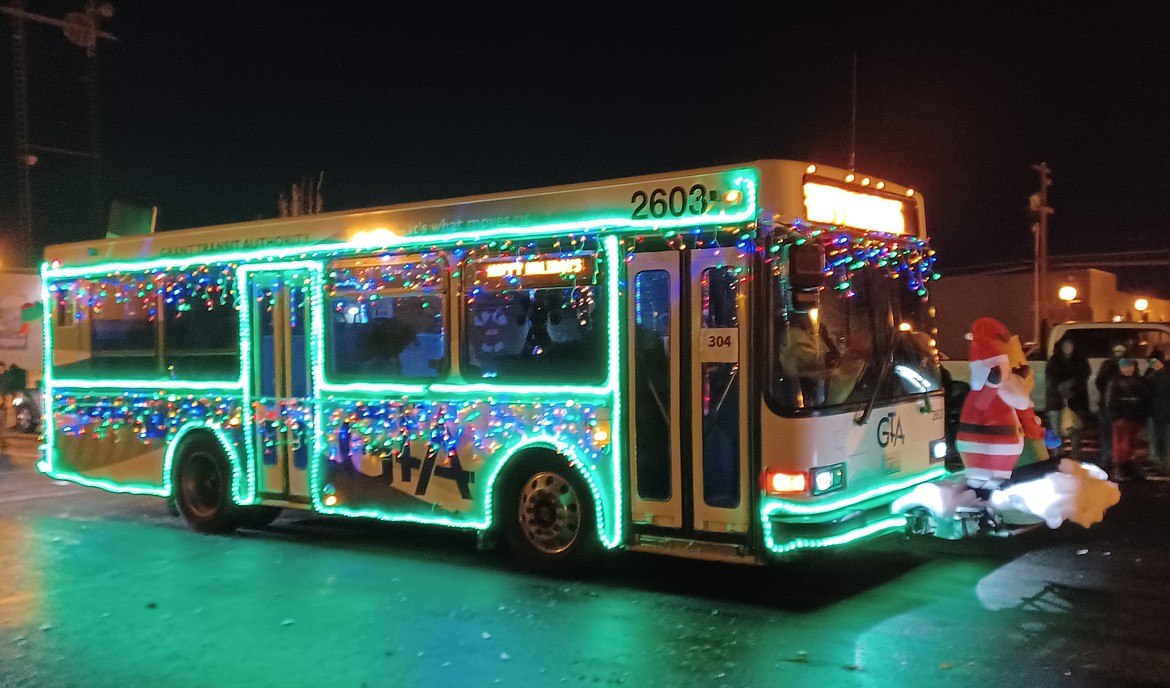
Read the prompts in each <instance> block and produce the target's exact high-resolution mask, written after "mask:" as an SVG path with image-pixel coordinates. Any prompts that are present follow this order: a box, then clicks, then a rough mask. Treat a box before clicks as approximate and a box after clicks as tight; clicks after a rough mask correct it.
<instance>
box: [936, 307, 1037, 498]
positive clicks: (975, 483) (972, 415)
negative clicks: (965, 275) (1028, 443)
mask: <svg viewBox="0 0 1170 688" xmlns="http://www.w3.org/2000/svg"><path fill="white" fill-rule="evenodd" d="M967 337H968V338H969V339H970V340H971V392H970V393H969V394H968V395H967V400H966V401H965V402H964V403H963V411H962V414H961V415H960V416H959V431H958V434H957V435H956V438H955V447H956V448H957V449H958V450H959V455H960V456H962V458H963V465H964V466H966V467H967V482H968V484H969V485H971V486H972V487H975V488H983V487H994V486H996V485H998V484H999V483H1001V482H1003V481H1005V480H1007V479H1008V478H1009V477H1011V474H1012V470H1014V469H1015V467H1016V461H1017V460H1018V459H1019V458H1020V453H1021V452H1022V451H1023V450H1024V428H1023V426H1022V424H1021V423H1020V416H1019V413H1018V412H1020V411H1026V410H1027V409H1029V408H1030V407H1031V405H1032V400H1031V398H1030V396H1029V393H1028V389H1027V388H1026V386H1025V384H1024V381H1023V380H1022V379H1021V378H1020V377H1019V376H1017V375H1013V374H1012V369H1011V363H1010V359H1009V358H1008V343H1009V342H1010V341H1011V339H1012V335H1011V333H1009V332H1008V330H1007V328H1006V327H1004V325H1003V323H1001V322H1000V321H998V320H996V319H994V318H979V319H978V320H976V321H975V323H974V324H973V325H972V326H971V333H970V334H968V335H967Z"/></svg>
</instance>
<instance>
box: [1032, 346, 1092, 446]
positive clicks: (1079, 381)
mask: <svg viewBox="0 0 1170 688" xmlns="http://www.w3.org/2000/svg"><path fill="white" fill-rule="evenodd" d="M1044 373H1045V375H1044V378H1045V388H1044V396H1045V398H1046V401H1047V404H1046V407H1047V409H1048V420H1049V423H1050V425H1051V427H1052V429H1053V430H1054V431H1055V432H1056V434H1057V435H1059V436H1060V438H1061V439H1063V440H1067V441H1068V442H1069V444H1070V446H1071V448H1072V458H1073V460H1075V461H1080V460H1081V435H1082V434H1083V430H1082V428H1083V425H1084V420H1085V418H1087V417H1088V415H1089V374H1090V370H1089V360H1088V359H1087V358H1085V357H1084V356H1082V355H1081V354H1080V352H1079V351H1077V350H1076V345H1075V344H1073V341H1072V340H1071V339H1069V338H1067V337H1066V338H1064V339H1061V340H1060V341H1059V342H1057V344H1056V350H1055V351H1054V352H1053V353H1052V357H1051V358H1049V359H1048V363H1047V364H1046V365H1045V366H1044ZM1098 379H1099V378H1098ZM1069 413H1074V414H1076V418H1075V419H1070V418H1069V417H1068V414H1069ZM1070 420H1075V421H1076V422H1075V423H1072V422H1069V421H1070Z"/></svg>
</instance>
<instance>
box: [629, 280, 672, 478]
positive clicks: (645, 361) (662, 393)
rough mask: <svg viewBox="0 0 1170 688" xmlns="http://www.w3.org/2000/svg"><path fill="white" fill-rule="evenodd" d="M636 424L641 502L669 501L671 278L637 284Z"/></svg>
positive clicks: (635, 310) (635, 313) (635, 296)
mask: <svg viewBox="0 0 1170 688" xmlns="http://www.w3.org/2000/svg"><path fill="white" fill-rule="evenodd" d="M634 322H635V329H634V361H633V365H634V379H635V380H636V384H637V389H636V390H635V399H636V402H635V408H634V423H635V427H636V428H637V433H636V436H637V447H636V455H637V457H638V460H637V470H638V496H639V497H641V498H642V499H654V500H668V499H670V478H671V475H670V474H671V446H670V424H671V420H670V273H668V272H667V271H666V270H644V271H642V272H639V273H638V275H637V276H636V277H635V278H634Z"/></svg>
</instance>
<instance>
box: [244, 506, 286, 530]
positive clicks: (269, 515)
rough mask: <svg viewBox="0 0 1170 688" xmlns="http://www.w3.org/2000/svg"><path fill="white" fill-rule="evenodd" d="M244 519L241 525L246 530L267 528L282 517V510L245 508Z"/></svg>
mask: <svg viewBox="0 0 1170 688" xmlns="http://www.w3.org/2000/svg"><path fill="white" fill-rule="evenodd" d="M243 511H244V513H243V519H242V522H241V523H240V525H241V526H243V527H244V528H255V529H257V530H259V529H260V528H267V527H268V526H270V525H272V522H273V521H275V520H276V519H277V518H279V517H280V514H281V511H282V509H281V508H280V507H278V506H264V505H259V506H249V507H245V508H244V510H243Z"/></svg>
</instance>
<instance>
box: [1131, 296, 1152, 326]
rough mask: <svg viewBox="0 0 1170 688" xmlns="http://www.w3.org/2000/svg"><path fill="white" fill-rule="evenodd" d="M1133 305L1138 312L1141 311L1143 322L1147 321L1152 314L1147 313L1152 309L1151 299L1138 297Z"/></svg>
mask: <svg viewBox="0 0 1170 688" xmlns="http://www.w3.org/2000/svg"><path fill="white" fill-rule="evenodd" d="M1133 307H1134V308H1135V309H1136V310H1137V312H1138V313H1141V320H1142V322H1146V321H1147V320H1149V319H1150V314H1149V313H1146V311H1147V310H1149V309H1150V302H1149V300H1147V299H1137V300H1135V301H1134V302H1133Z"/></svg>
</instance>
